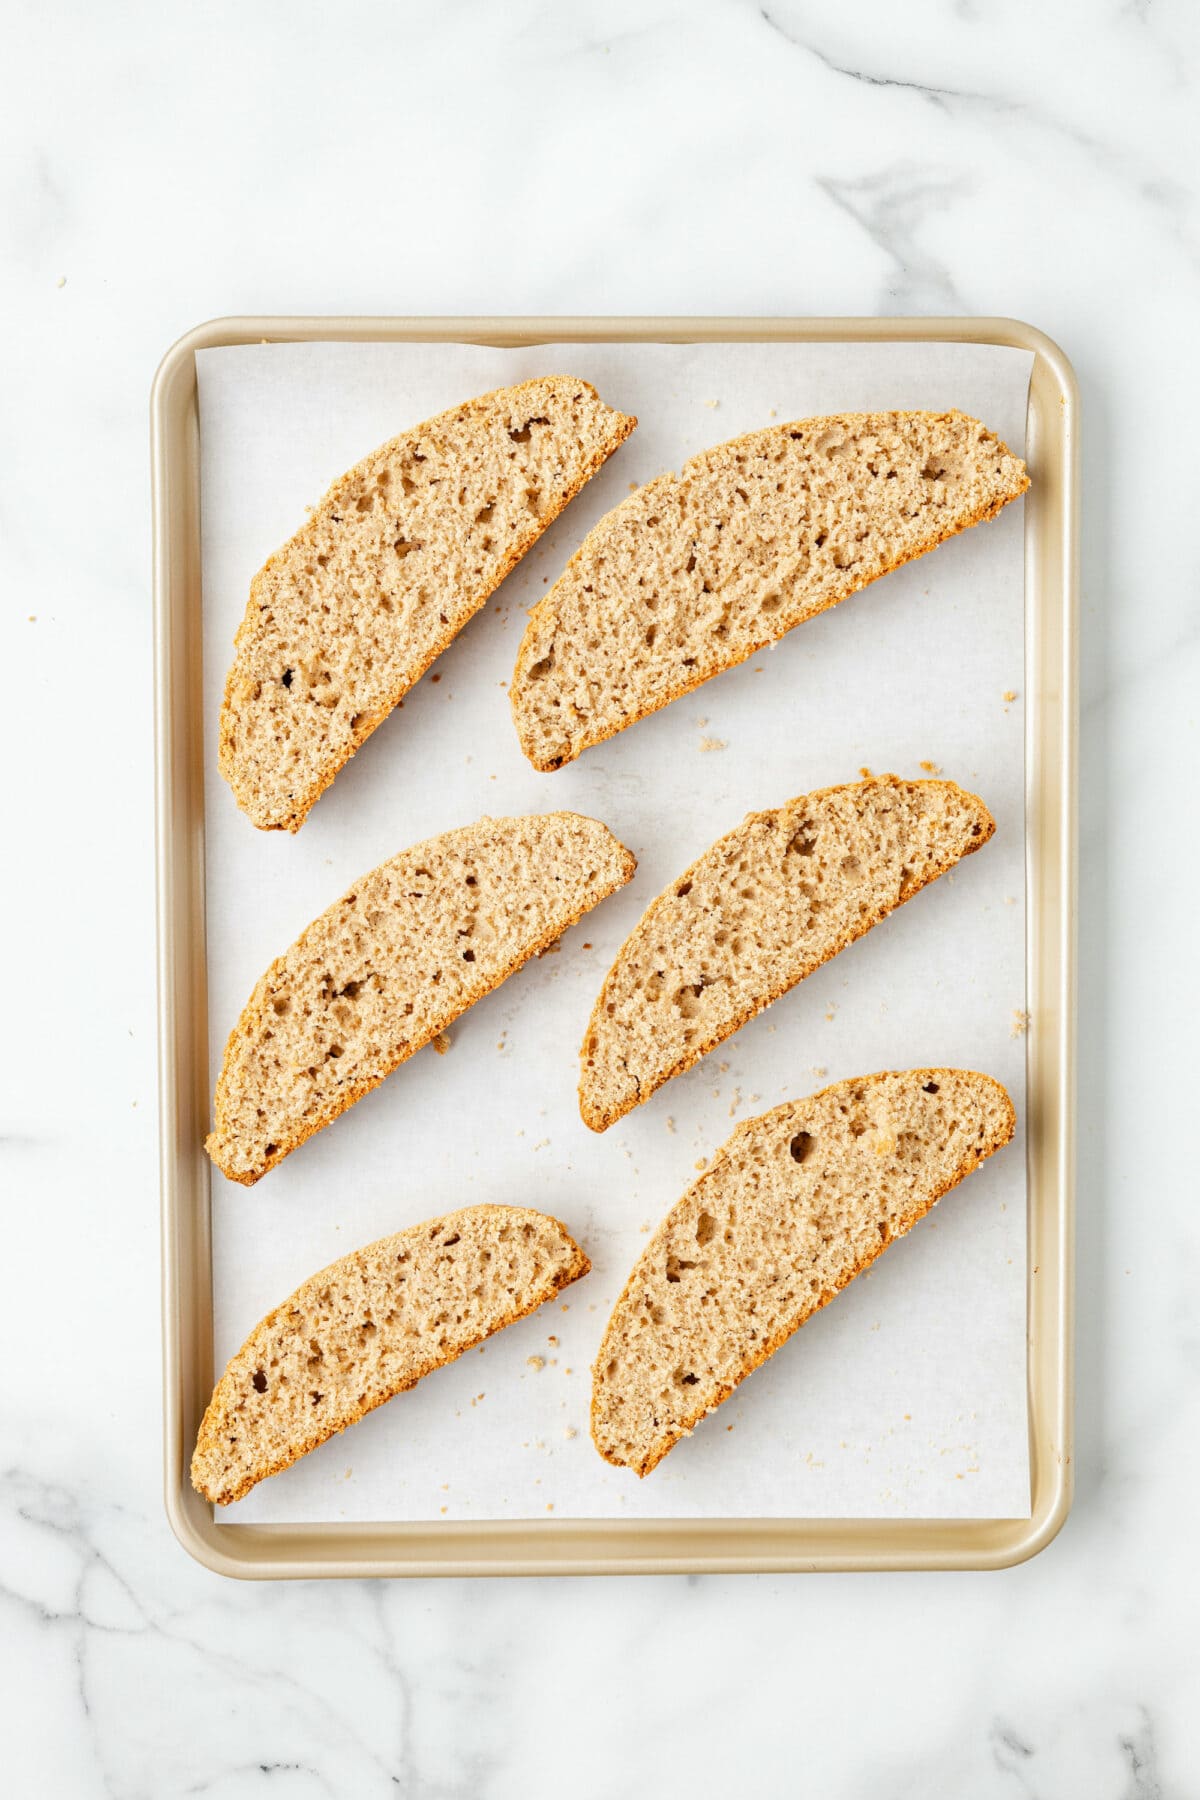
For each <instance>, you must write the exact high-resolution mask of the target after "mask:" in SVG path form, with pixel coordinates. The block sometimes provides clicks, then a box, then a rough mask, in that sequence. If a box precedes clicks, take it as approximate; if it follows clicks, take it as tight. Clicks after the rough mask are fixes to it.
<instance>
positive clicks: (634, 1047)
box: [579, 775, 995, 1131]
mask: <svg viewBox="0 0 1200 1800" xmlns="http://www.w3.org/2000/svg"><path fill="white" fill-rule="evenodd" d="M994 830H995V824H994V822H993V820H992V816H991V814H990V813H989V812H988V809H987V807H986V806H985V805H984V804H983V801H982V800H980V799H978V798H977V796H976V795H974V794H968V793H965V792H964V791H963V789H962V788H960V787H957V786H956V785H955V784H954V782H952V781H901V780H899V779H898V778H897V777H896V776H895V775H883V776H879V777H876V778H874V779H872V780H870V781H856V782H852V783H850V784H849V785H847V786H846V787H832V788H821V789H818V790H817V791H816V792H815V793H811V794H801V795H800V796H799V798H798V799H795V800H788V801H787V802H785V804H784V805H783V806H780V807H776V808H775V809H774V810H772V811H771V812H761V813H750V814H749V816H748V817H747V818H746V819H744V820H743V821H742V823H741V824H740V825H739V826H738V827H737V828H736V830H734V831H731V832H729V833H728V834H727V835H726V836H725V837H723V838H718V840H717V842H716V843H715V844H713V845H712V847H711V849H708V850H706V851H705V852H704V855H703V856H702V857H700V859H699V861H697V862H694V863H693V864H692V866H691V868H690V869H685V870H684V872H683V874H682V875H681V876H679V877H678V879H677V880H675V881H673V882H672V883H671V885H670V887H668V888H666V889H665V890H664V892H663V893H661V894H660V895H659V897H658V899H657V900H655V901H653V902H652V904H651V905H650V906H649V907H648V908H647V910H646V912H645V913H644V914H643V915H642V918H641V920H640V922H639V923H638V924H637V925H636V926H635V927H634V929H633V931H632V932H631V933H630V935H629V937H628V938H627V939H626V941H625V943H624V944H623V945H622V947H621V950H620V952H619V953H618V955H617V960H616V961H615V963H614V964H613V966H612V968H611V969H610V970H609V972H608V974H607V976H606V977H605V981H604V986H603V988H602V989H601V990H600V997H599V999H598V1000H597V1001H596V1005H595V1007H594V1009H593V1012H592V1016H591V1020H590V1022H589V1024H588V1028H587V1033H586V1035H585V1037H584V1040H583V1049H582V1052H581V1056H580V1064H581V1074H580V1083H579V1105H580V1111H581V1113H582V1115H583V1118H584V1122H585V1123H586V1124H587V1125H590V1126H591V1128H592V1130H593V1131H604V1130H606V1129H607V1127H608V1126H609V1125H611V1124H612V1123H613V1122H614V1120H616V1119H619V1118H621V1117H622V1116H623V1115H624V1114H625V1113H627V1112H629V1111H630V1110H631V1109H632V1108H633V1107H635V1106H639V1105H640V1104H641V1103H642V1101H644V1100H648V1099H649V1098H650V1096H651V1094H653V1093H654V1091H655V1089H656V1088H659V1087H661V1086H662V1084H663V1082H664V1081H669V1080H670V1079H671V1077H672V1076H673V1075H680V1074H682V1073H683V1071H684V1070H685V1069H689V1068H691V1066H692V1064H693V1063H694V1062H696V1061H698V1060H699V1058H700V1057H702V1056H705V1055H707V1053H708V1051H710V1050H712V1049H714V1048H715V1046H716V1045H717V1044H719V1043H721V1042H723V1040H724V1039H725V1038H727V1037H729V1036H730V1034H731V1033H732V1032H734V1031H736V1030H737V1029H738V1028H739V1026H741V1025H744V1024H745V1023H746V1021H747V1019H750V1018H753V1016H754V1014H755V1013H758V1012H761V1011H762V1009H763V1007H764V1006H768V1005H769V1004H770V1003H771V1001H772V1000H777V999H778V998H779V996H780V994H783V993H786V992H787V990H788V989H789V988H790V987H794V986H795V984H796V982H798V981H802V980H803V979H804V977H805V976H806V975H811V974H812V971H813V970H814V969H815V968H818V967H819V966H820V964H821V963H824V962H828V960H829V958H830V957H831V956H836V954H837V952H838V951H839V950H844V949H845V947H846V945H847V944H851V943H853V942H854V940H855V939H856V938H860V937H861V936H862V935H863V933H864V932H865V931H868V930H870V928H871V926H872V925H877V924H878V923H879V921H880V919H883V918H885V917H886V916H887V914H888V913H890V912H891V911H892V910H893V909H894V908H895V907H897V906H899V905H901V904H902V902H903V901H905V900H909V899H911V898H912V896H913V895H914V894H915V893H917V892H918V891H919V890H920V889H921V888H923V887H924V886H925V885H926V884H927V883H928V882H930V881H933V880H934V879H935V878H936V877H937V876H939V875H942V874H944V873H945V872H946V870H947V869H949V868H952V867H953V865H954V864H955V863H956V862H958V860H959V858H960V857H963V856H969V855H970V853H971V852H972V851H974V850H978V849H979V847H980V845H981V844H985V843H986V842H987V840H988V839H989V838H990V837H991V835H992V832H993V831H994Z"/></svg>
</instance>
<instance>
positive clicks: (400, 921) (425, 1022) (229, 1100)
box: [205, 813, 636, 1186]
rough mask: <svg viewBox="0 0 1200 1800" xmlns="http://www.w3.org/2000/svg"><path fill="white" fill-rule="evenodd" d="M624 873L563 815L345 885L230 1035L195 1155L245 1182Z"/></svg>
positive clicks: (468, 834) (431, 844)
mask: <svg viewBox="0 0 1200 1800" xmlns="http://www.w3.org/2000/svg"><path fill="white" fill-rule="evenodd" d="M635 867H636V863H635V859H634V857H633V856H632V855H631V853H630V852H629V851H628V850H626V848H625V846H624V845H623V844H621V843H619V842H618V841H617V839H616V838H615V837H614V836H613V835H612V833H611V832H610V831H608V830H607V829H606V828H605V826H603V825H601V824H598V823H597V821H596V820H595V819H588V818H584V817H582V816H581V815H580V814H578V813H535V814H533V815H531V816H529V817H526V818H516V819H480V820H479V821H478V823H477V824H474V825H467V826H464V827H462V829H460V830H458V831H448V832H446V833H445V835H444V836H442V837H436V838H429V839H428V840H427V841H426V842H424V843H421V844H414V845H413V847H412V848H411V849H409V850H402V851H401V852H400V854H399V856H394V857H392V859H391V860H390V861H389V862H385V863H382V864H381V865H380V867H379V868H377V869H373V870H372V871H371V873H370V874H369V875H364V876H363V877H362V879H361V880H360V881H357V882H355V884H354V886H353V887H352V888H351V889H350V891H349V893H346V894H343V895H342V897H341V899H340V900H337V901H335V902H334V904H333V905H332V906H331V907H329V909H328V910H327V911H326V912H323V913H322V914H321V916H320V918H318V919H314V920H313V922H312V924H311V925H309V926H308V927H307V929H306V930H304V931H303V932H301V934H300V936H299V937H298V938H297V939H296V942H295V943H294V944H293V945H292V946H291V948H290V949H288V950H285V951H284V953H283V955H282V956H280V957H278V958H277V959H276V960H275V962H273V963H272V964H271V966H270V968H269V969H268V970H267V972H266V974H265V975H263V977H262V978H261V980H260V981H259V982H258V985H257V986H256V987H255V989H254V992H253V994H251V996H250V999H249V1001H248V1002H247V1004H246V1007H245V1010H244V1011H243V1013H242V1016H241V1018H240V1019H239V1020H238V1022H237V1024H236V1025H235V1026H234V1028H233V1031H232V1032H231V1034H230V1037H229V1042H228V1045H227V1046H226V1050H225V1061H224V1064H223V1066H222V1068H221V1074H220V1077H219V1079H218V1081H217V1091H216V1098H215V1100H214V1103H213V1112H214V1120H215V1122H214V1125H213V1130H212V1132H211V1134H210V1136H209V1138H208V1140H207V1143H206V1146H205V1147H206V1149H207V1150H208V1153H209V1155H210V1156H211V1157H212V1159H213V1161H214V1162H215V1163H216V1164H217V1167H218V1168H219V1169H221V1170H222V1171H223V1173H224V1174H225V1175H227V1176H228V1177H229V1179H230V1180H231V1181H240V1182H243V1183H244V1184H246V1185H247V1186H249V1185H250V1184H251V1183H252V1182H255V1181H257V1180H258V1179H259V1177H260V1176H261V1175H264V1174H265V1173H266V1171H267V1170H268V1169H270V1168H272V1167H273V1166H274V1165H275V1164H276V1163H277V1162H279V1161H280V1160H281V1158H282V1157H285V1156H286V1155H287V1154H288V1152H289V1151H290V1150H294V1149H295V1148H296V1146H297V1145H298V1144H302V1143H303V1142H304V1140H305V1138H308V1137H311V1136H312V1134H313V1132H314V1131H320V1130H321V1128H322V1126H324V1125H328V1124H329V1123H330V1121H331V1120H333V1119H336V1118H337V1116H338V1114H339V1113H342V1112H345V1110H346V1108H347V1107H348V1106H351V1105H353V1103H354V1101H355V1100H359V1099H361V1098H362V1096H363V1095H364V1094H366V1093H369V1092H370V1090H371V1089H372V1088H373V1087H377V1086H378V1084H379V1083H380V1082H381V1081H382V1080H383V1078H384V1076H385V1075H387V1074H389V1073H390V1072H391V1070H392V1069H394V1068H395V1067H396V1066H397V1064H399V1063H402V1062H404V1061H405V1060H406V1058H408V1057H410V1056H412V1055H413V1054H414V1053H415V1052H416V1051H417V1050H419V1049H421V1047H422V1045H424V1044H428V1043H429V1042H430V1040H431V1039H433V1038H435V1037H437V1036H438V1034H439V1033H440V1032H442V1031H444V1030H445V1029H446V1027H447V1026H448V1025H450V1024H451V1023H452V1022H453V1021H454V1020H455V1019H456V1018H458V1016H459V1014H460V1013H463V1012H465V1011H466V1009H467V1007H469V1006H472V1005H473V1004H474V1003H475V1001H476V1000H479V999H482V997H483V996H484V994H487V993H490V992H491V990H492V989H493V988H495V987H498V986H499V985H500V983H501V982H502V981H503V980H505V978H506V977H507V976H509V975H511V974H512V972H513V970H514V969H519V968H520V966H521V964H522V963H524V962H526V961H528V959H529V958H530V957H531V956H533V955H535V954H536V953H537V952H538V951H540V950H544V949H546V947H547V946H548V945H550V944H552V943H553V942H554V941H555V939H557V938H558V937H560V936H561V935H562V933H563V932H564V931H565V930H566V928H567V926H568V925H573V924H574V923H575V921H576V919H578V918H579V917H580V916H581V914H583V913H585V912H587V911H588V910H589V909H590V908H591V907H593V906H595V905H597V904H598V902H599V901H601V900H603V899H604V897H605V896H606V895H607V894H611V893H612V892H613V890H614V889H615V888H619V887H621V886H622V885H623V884H624V883H625V882H626V881H628V880H629V878H630V876H631V875H632V874H633V871H634V868H635Z"/></svg>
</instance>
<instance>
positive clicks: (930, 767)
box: [920, 762, 942, 775]
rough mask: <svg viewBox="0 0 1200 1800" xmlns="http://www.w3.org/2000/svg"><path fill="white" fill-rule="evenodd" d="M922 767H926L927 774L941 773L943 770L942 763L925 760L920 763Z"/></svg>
mask: <svg viewBox="0 0 1200 1800" xmlns="http://www.w3.org/2000/svg"><path fill="white" fill-rule="evenodd" d="M920 767H921V768H922V769H924V771H925V773H926V774H927V775H940V774H941V772H942V771H941V765H940V764H938V763H935V762H923V763H921V764H920Z"/></svg>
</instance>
